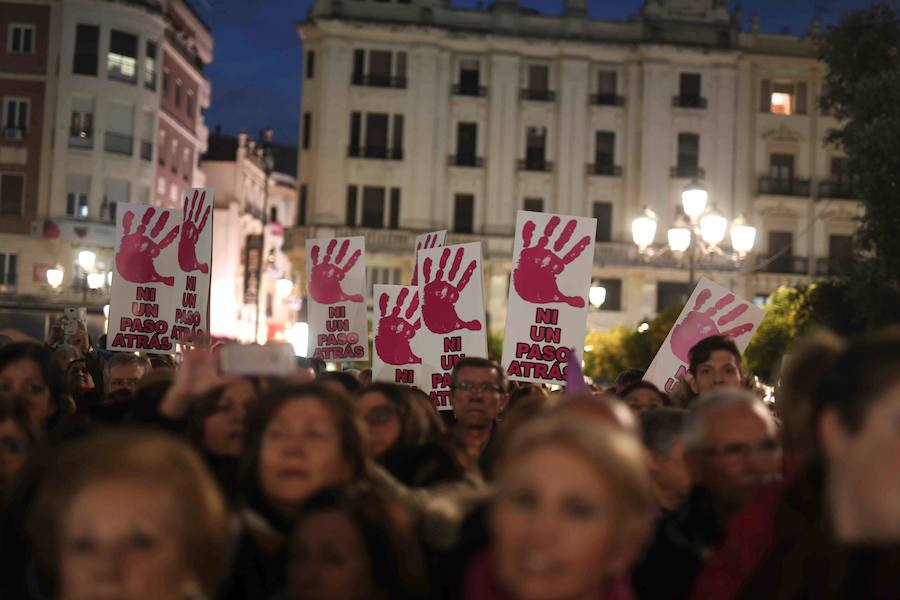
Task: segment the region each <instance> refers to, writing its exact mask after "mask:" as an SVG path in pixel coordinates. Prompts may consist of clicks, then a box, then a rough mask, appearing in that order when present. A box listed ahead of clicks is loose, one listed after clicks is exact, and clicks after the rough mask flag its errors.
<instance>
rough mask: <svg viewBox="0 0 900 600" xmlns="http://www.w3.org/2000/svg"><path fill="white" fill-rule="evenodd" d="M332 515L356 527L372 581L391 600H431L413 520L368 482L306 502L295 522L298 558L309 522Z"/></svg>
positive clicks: (293, 547) (293, 549)
mask: <svg viewBox="0 0 900 600" xmlns="http://www.w3.org/2000/svg"><path fill="white" fill-rule="evenodd" d="M327 512H337V513H340V514H342V515H344V516H345V517H346V518H347V520H349V521H350V523H351V524H352V525H353V526H354V527H355V528H356V530H357V532H358V533H359V537H360V539H361V540H362V542H363V546H364V550H365V552H366V555H367V556H368V558H369V564H370V567H371V576H372V581H373V582H374V583H375V585H377V586H378V588H379V589H380V590H381V591H383V592H384V597H385V598H391V599H392V600H393V599H398V600H406V599H411V598H420V597H424V596H425V591H426V587H427V579H426V570H425V562H424V559H423V555H422V552H421V548H420V546H419V543H418V542H417V541H416V538H415V536H414V535H413V532H412V531H411V530H410V528H409V525H408V519H407V518H406V517H405V515H403V514H402V513H401V512H400V511H399V507H398V506H394V505H393V504H392V503H391V502H390V501H389V500H388V499H387V498H386V497H385V496H384V495H382V494H381V493H378V492H376V490H374V489H373V488H372V487H371V486H369V485H366V484H364V483H357V484H353V485H349V486H344V487H340V488H330V489H326V490H322V491H320V492H318V493H316V494H314V495H313V496H312V497H310V498H309V499H308V500H306V502H304V503H303V505H302V507H301V508H300V512H299V516H298V517H297V519H296V521H295V526H294V533H293V535H292V536H291V544H290V549H289V552H290V554H291V555H296V554H297V550H298V548H297V545H298V534H299V531H300V529H301V527H302V526H303V523H304V522H305V521H307V520H308V519H310V518H312V517H315V516H316V515H317V514H322V513H327ZM299 558H300V560H302V559H303V557H302V556H301V557H299Z"/></svg>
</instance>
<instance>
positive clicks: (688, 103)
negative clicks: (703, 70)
mask: <svg viewBox="0 0 900 600" xmlns="http://www.w3.org/2000/svg"><path fill="white" fill-rule="evenodd" d="M672 106H676V107H678V108H699V109H705V108H706V98H704V97H702V96H685V95H678V96H672Z"/></svg>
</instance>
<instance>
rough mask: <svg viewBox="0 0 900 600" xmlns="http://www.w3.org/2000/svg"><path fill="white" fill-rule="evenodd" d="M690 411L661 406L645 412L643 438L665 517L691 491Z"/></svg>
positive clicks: (657, 497) (658, 500)
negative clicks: (687, 426)
mask: <svg viewBox="0 0 900 600" xmlns="http://www.w3.org/2000/svg"><path fill="white" fill-rule="evenodd" d="M686 420H687V411H685V410H682V409H680V408H658V409H655V410H648V411H645V412H643V413H641V440H642V441H643V442H644V448H646V450H647V465H648V467H649V470H650V475H651V477H652V478H653V492H654V494H655V495H656V502H657V503H658V504H659V508H660V511H661V513H662V516H663V517H667V516H669V515H671V514H673V513H674V512H675V511H676V510H677V509H678V508H679V507H680V506H681V505H682V504H683V503H684V501H685V500H686V499H687V497H688V494H689V493H690V491H691V474H690V471H689V470H688V466H687V460H686V458H685V448H684V423H685V421H686Z"/></svg>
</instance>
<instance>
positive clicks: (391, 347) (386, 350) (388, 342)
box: [375, 288, 422, 365]
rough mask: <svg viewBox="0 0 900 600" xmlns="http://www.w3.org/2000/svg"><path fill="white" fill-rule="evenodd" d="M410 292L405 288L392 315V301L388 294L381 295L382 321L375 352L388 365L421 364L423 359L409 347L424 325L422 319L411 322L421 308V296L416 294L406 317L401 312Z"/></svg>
mask: <svg viewBox="0 0 900 600" xmlns="http://www.w3.org/2000/svg"><path fill="white" fill-rule="evenodd" d="M408 295H409V290H408V289H406V288H403V289H402V290H400V293H399V294H398V295H397V301H396V302H395V303H394V308H393V310H391V314H388V303H389V301H390V299H389V298H388V295H387V294H381V297H380V298H379V299H378V305H379V307H380V308H381V320H379V321H378V331H376V332H375V352H377V353H378V356H379V357H380V358H381V360H383V361H384V362H385V363H386V364H389V365H409V364H419V363H421V362H422V359H421V358H419V357H418V356H416V355H415V354H413V351H412V348H410V347H409V342H410V340H412V339H413V337H415V335H416V332H417V331H418V330H419V327H420V326H421V325H422V321H421V320H420V319H416V320H415V322H410V319H412V317H413V315H414V314H416V309H417V308H418V307H419V294H417V293H414V294H413V297H412V300H411V301H410V303H409V306H408V307H407V308H406V312H405V313H404V316H403V317H401V316H400V310H401V308H402V307H403V304H404V303H405V302H406V297H407V296H408Z"/></svg>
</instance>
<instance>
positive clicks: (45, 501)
mask: <svg viewBox="0 0 900 600" xmlns="http://www.w3.org/2000/svg"><path fill="white" fill-rule="evenodd" d="M30 531H31V538H32V540H33V542H34V543H35V545H36V551H37V557H38V559H39V563H40V565H41V566H42V570H43V573H44V575H45V576H47V578H48V582H49V584H50V587H51V589H52V590H53V592H54V596H55V597H57V598H60V599H62V600H70V599H71V600H75V599H79V598H98V597H116V598H123V599H132V598H133V599H135V600H137V599H139V598H156V599H160V600H164V599H169V598H171V599H172V600H176V599H177V600H183V599H185V598H208V597H212V596H213V595H214V594H215V593H216V592H217V589H218V586H219V584H220V582H221V580H222V578H223V575H224V572H225V568H226V562H227V555H228V551H229V546H230V544H229V542H230V540H231V531H232V528H231V527H230V526H229V514H228V509H227V506H226V504H225V499H224V498H223V496H222V494H221V492H220V491H219V488H218V486H217V485H216V483H215V481H214V480H213V478H212V475H211V474H210V472H209V470H208V469H207V468H206V465H204V464H203V461H202V459H201V458H200V457H199V456H198V455H197V454H196V453H195V452H194V451H193V450H192V449H191V448H190V447H189V446H188V445H187V444H185V443H183V442H180V441H178V440H176V439H175V438H172V437H170V436H167V435H163V434H159V433H155V432H149V431H140V430H128V431H125V430H122V431H115V432H108V433H101V434H97V435H94V436H91V437H88V438H85V439H82V440H79V441H77V442H73V443H72V444H71V445H69V446H67V447H66V448H64V449H63V450H62V451H61V453H60V454H59V456H58V457H57V458H56V460H54V461H53V464H52V465H51V466H50V468H49V470H48V472H47V473H46V475H45V477H44V479H43V483H42V485H41V488H40V490H39V491H38V497H37V503H36V505H35V507H34V510H33V513H32V515H31V520H30Z"/></svg>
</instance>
